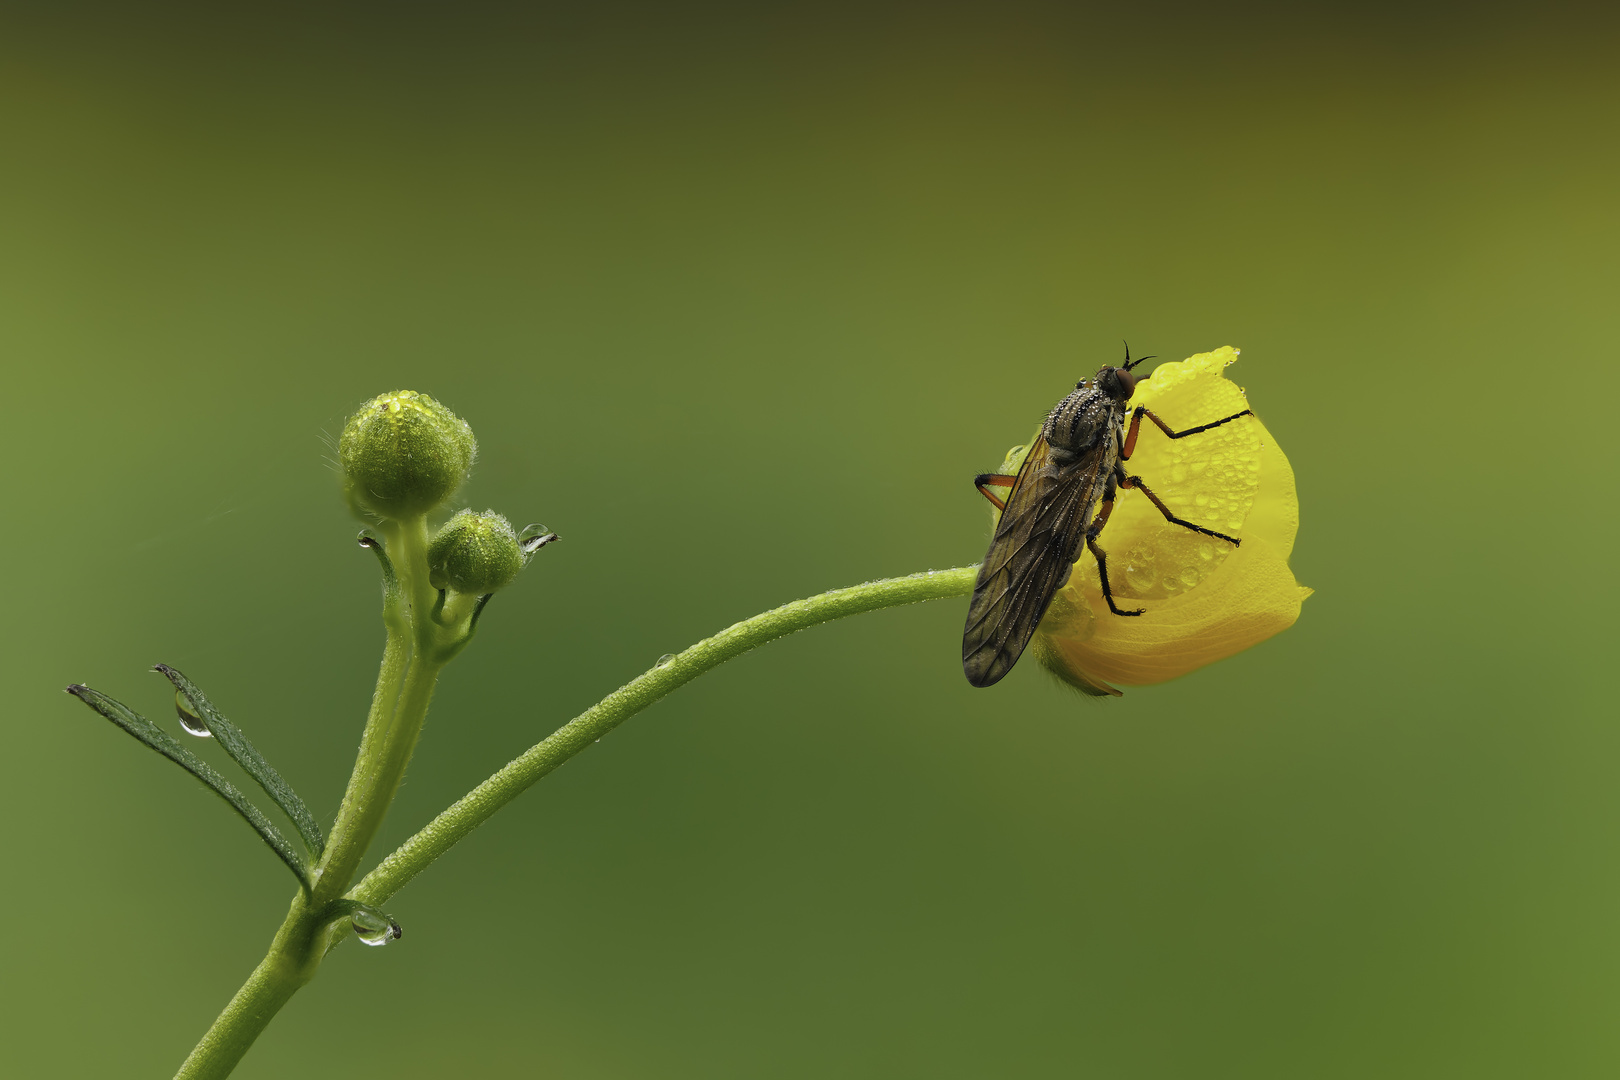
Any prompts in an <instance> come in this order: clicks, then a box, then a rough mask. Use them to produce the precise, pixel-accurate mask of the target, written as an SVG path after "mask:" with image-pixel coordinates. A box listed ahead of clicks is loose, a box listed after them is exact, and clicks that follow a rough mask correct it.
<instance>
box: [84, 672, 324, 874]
mask: <svg viewBox="0 0 1620 1080" xmlns="http://www.w3.org/2000/svg"><path fill="white" fill-rule="evenodd" d="M67 692H68V693H70V694H72V695H73V696H74V697H76V698H78V699H79V700H80V701H82V702H84V703H85V704H86V705H88V706H90V707H91V708H92V709H94V710H95V711H96V712H98V713H100V714H101V715H102V716H105V717H106V718H107V719H108V720H111V721H112V722H113V723H115V724H117V725H118V726H119V727H121V728H123V729H124V730H125V731H127V732H129V733H130V734H131V735H133V736H135V738H137V739H139V740H140V741H141V742H143V743H145V744H146V745H147V746H149V747H151V748H152V749H153V750H156V751H157V752H158V753H160V754H162V755H163V756H164V757H166V758H168V759H169V760H170V761H172V762H174V763H175V764H176V765H178V766H180V767H181V768H182V769H184V770H186V771H187V772H188V773H190V774H191V775H192V776H195V777H196V778H197V779H198V780H201V781H202V782H203V783H204V784H206V785H207V786H208V787H209V788H211V789H212V790H213V792H214V794H216V795H218V796H219V797H220V798H222V799H224V800H225V801H226V802H227V803H230V805H231V807H232V809H234V810H235V811H236V812H237V813H238V814H241V815H242V817H243V818H245V819H246V820H247V823H248V824H249V825H251V826H253V830H254V831H255V832H257V833H258V834H259V838H260V839H262V840H263V841H264V842H265V843H266V844H269V845H270V850H271V851H274V852H275V853H276V854H277V855H279V856H280V857H281V861H282V862H284V863H286V864H287V868H288V869H289V870H291V871H292V872H293V876H294V877H296V878H297V879H298V882H299V884H300V885H302V886H303V887H304V890H305V891H306V892H308V891H311V890H312V889H313V888H314V885H313V883H312V882H311V881H310V877H309V868H308V867H307V866H306V865H305V863H304V857H303V856H302V855H301V854H299V852H298V849H297V848H295V847H293V845H292V843H291V841H289V840H288V839H287V838H286V837H285V836H283V835H281V832H280V830H278V829H277V828H276V827H275V826H274V825H272V824H271V823H270V819H269V818H267V817H265V816H264V813H263V811H261V810H260V809H259V808H258V807H257V806H254V805H253V804H252V803H251V802H249V801H248V800H247V797H246V796H244V795H243V794H242V793H241V792H240V791H238V790H237V789H236V788H235V786H233V785H232V784H231V782H230V781H229V780H227V779H225V778H224V777H223V776H221V775H220V774H219V773H218V772H216V771H214V769H213V768H212V767H211V766H210V765H209V764H208V763H207V762H205V761H203V760H202V759H201V758H199V757H198V756H197V755H196V754H193V753H192V752H191V751H190V750H187V749H186V748H185V747H183V746H181V745H180V744H179V743H177V742H175V741H174V739H173V737H171V736H170V735H169V734H168V733H167V732H166V731H164V730H163V729H162V728H160V727H158V726H157V725H156V724H154V723H152V721H150V720H148V719H147V718H146V717H144V716H142V715H141V714H140V713H138V712H136V711H135V710H133V709H131V708H130V707H129V706H128V705H125V704H124V703H123V702H121V701H118V700H117V699H115V698H110V697H108V696H107V695H106V694H103V693H102V692H101V691H99V690H92V689H90V687H88V686H84V685H81V684H79V683H74V684H73V685H72V686H69V687H68V688H67Z"/></svg>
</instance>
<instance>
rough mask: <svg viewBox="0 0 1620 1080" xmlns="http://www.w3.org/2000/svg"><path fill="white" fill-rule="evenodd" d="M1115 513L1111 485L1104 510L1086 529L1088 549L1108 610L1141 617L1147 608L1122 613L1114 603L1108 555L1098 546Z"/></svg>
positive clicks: (1110, 485)
mask: <svg viewBox="0 0 1620 1080" xmlns="http://www.w3.org/2000/svg"><path fill="white" fill-rule="evenodd" d="M1113 512H1114V485H1113V484H1112V483H1110V484H1109V485H1108V490H1107V492H1105V493H1104V495H1103V504H1102V509H1101V510H1099V511H1098V512H1097V520H1095V521H1093V522H1092V523H1091V525H1090V526H1089V527H1087V529H1086V547H1088V548H1090V549H1091V554H1092V555H1094V556H1096V559H1097V577H1098V579H1099V580H1101V581H1102V592H1103V599H1104V600H1106V601H1108V610H1109V611H1112V612H1113V613H1114V614H1115V615H1140V614H1142V612H1144V611H1146V610H1147V608H1137V609H1136V610H1135V611H1121V610H1120V607H1119V605H1118V604H1116V603H1114V590H1113V589H1112V588H1111V587H1110V586H1109V584H1108V553H1107V552H1105V551H1103V549H1102V548H1100V547H1098V546H1097V535H1098V534H1099V533H1101V532H1102V530H1103V526H1104V525H1106V524H1108V517H1109V515H1110V514H1112V513H1113Z"/></svg>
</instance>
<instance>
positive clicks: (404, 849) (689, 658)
mask: <svg viewBox="0 0 1620 1080" xmlns="http://www.w3.org/2000/svg"><path fill="white" fill-rule="evenodd" d="M978 572H979V568H978V567H977V566H959V567H956V568H955V569H952V570H928V571H925V572H923V573H921V574H912V575H910V576H909V577H902V578H886V579H884V580H882V581H869V582H867V583H866V584H864V585H854V586H851V587H850V588H847V589H835V590H833V591H832V592H825V593H822V594H821V595H819V596H812V597H810V598H809V599H807V600H797V601H794V602H793V603H791V604H784V605H782V606H781V607H779V608H775V609H773V610H771V611H767V612H765V613H763V614H761V615H755V616H754V617H753V618H751V619H744V620H743V621H742V622H740V623H734V624H732V625H731V626H729V627H727V628H726V629H724V630H722V631H720V632H719V633H718V634H716V635H714V636H713V637H711V638H705V639H704V640H702V641H700V642H698V643H697V644H696V645H693V646H692V647H691V648H689V649H687V650H686V651H685V652H683V653H680V654H678V655H677V656H676V657H675V658H674V659H673V660H670V661H668V662H666V663H664V664H662V665H659V666H656V667H653V668H652V669H650V670H648V671H646V672H644V673H643V674H642V675H640V676H638V677H637V678H635V679H632V680H631V681H630V682H628V683H626V684H625V685H623V686H621V687H619V689H617V690H615V691H614V692H613V693H611V694H609V695H608V696H607V697H605V698H603V699H602V700H601V701H599V702H597V703H596V704H595V705H593V706H591V707H590V708H589V709H587V710H585V711H584V712H582V713H580V714H579V715H578V716H576V717H575V718H574V719H572V720H570V721H569V722H568V723H566V724H564V725H563V726H562V727H560V728H558V729H557V730H556V731H555V732H553V733H552V734H551V735H550V736H549V737H548V738H546V739H545V740H544V741H542V742H539V743H536V744H535V745H534V746H531V747H530V748H529V749H528V750H526V751H524V752H523V753H522V754H520V755H518V756H517V757H516V758H514V759H512V761H511V762H510V763H508V764H507V766H506V767H505V768H504V769H502V770H501V771H500V772H498V773H496V774H495V775H494V776H491V777H490V778H489V779H488V780H485V781H484V782H483V783H482V784H479V785H478V786H477V787H476V788H474V789H473V790H472V791H470V792H468V793H467V794H466V795H464V796H462V797H461V798H460V799H459V800H457V802H456V803H455V805H453V806H451V807H450V808H449V809H448V810H445V811H444V812H443V813H441V814H440V815H439V816H438V817H436V818H434V819H433V820H432V821H431V822H429V823H428V825H427V827H426V828H424V829H423V830H422V831H421V832H419V833H417V834H416V835H415V836H413V837H411V838H410V839H409V840H407V841H405V843H403V844H401V845H400V846H399V848H398V849H396V850H395V851H394V853H393V854H391V855H389V856H388V857H387V858H386V859H384V860H383V861H382V863H381V865H379V866H378V867H377V868H376V869H375V870H373V871H372V872H371V873H369V874H367V875H366V876H365V878H364V879H363V880H362V881H361V882H360V884H359V885H357V886H355V887H354V888H353V889H351V890H350V891H349V896H351V897H352V898H354V899H356V900H359V901H361V902H362V903H366V904H381V903H383V902H385V901H386V900H387V899H388V898H389V897H391V896H393V895H394V894H395V893H396V892H398V891H399V890H400V889H401V888H403V887H404V885H405V883H406V882H408V881H410V880H411V879H412V878H413V877H415V876H416V875H417V874H420V873H421V872H422V871H423V870H425V869H427V867H428V865H429V864H430V863H432V862H433V860H435V859H437V858H438V857H439V856H440V855H443V854H444V853H445V852H446V851H449V850H450V848H452V847H453V846H455V844H456V843H457V841H459V840H461V838H462V837H464V836H466V835H467V834H468V833H470V832H472V831H473V830H474V829H476V828H477V827H478V826H479V825H482V824H483V823H484V822H485V821H487V820H489V818H490V817H491V816H492V815H493V814H494V813H495V811H497V810H499V809H500V808H501V807H503V806H505V805H506V804H507V803H509V802H511V801H512V800H513V799H515V798H517V797H518V796H519V795H521V794H523V792H524V791H526V790H528V788H529V786H530V785H532V784H533V783H534V782H535V781H537V780H539V779H540V778H541V777H543V776H545V775H546V774H547V773H549V772H551V771H552V770H553V769H555V768H556V767H557V766H559V765H561V764H562V763H563V762H565V761H567V760H568V759H569V758H571V757H573V756H574V755H575V754H577V753H579V752H580V751H581V750H584V749H585V748H586V747H587V746H590V745H591V744H592V743H594V742H595V741H596V740H597V739H599V738H601V737H602V736H603V735H605V734H606V733H607V732H609V731H612V730H613V729H614V728H616V727H618V726H619V725H620V724H622V723H624V721H626V720H628V719H630V717H632V716H634V715H635V714H636V713H638V712H640V711H641V710H642V709H645V708H646V707H647V706H649V705H651V704H652V703H653V702H655V701H657V700H658V699H659V698H662V697H663V696H664V695H665V694H668V693H669V692H670V691H672V690H675V689H677V688H679V687H681V686H684V685H685V684H686V683H689V682H691V681H692V680H693V679H695V678H697V677H698V676H699V675H701V674H703V673H704V672H705V671H708V670H709V669H711V668H715V667H718V666H719V665H721V664H723V663H725V662H726V661H727V660H730V659H731V658H732V657H734V656H740V655H741V654H743V653H745V652H747V651H748V650H750V649H757V648H758V647H759V646H761V645H764V644H765V643H766V642H770V641H775V640H776V639H777V638H779V637H786V636H787V635H788V634H792V633H794V632H796V631H799V630H803V629H805V628H806V627H810V626H815V625H816V624H817V623H824V622H830V621H832V620H833V619H842V618H844V617H845V616H846V615H858V614H860V613H861V612H863V611H875V610H877V609H879V608H886V607H896V606H899V605H901V604H915V603H917V602H919V601H922V600H942V599H944V598H946V597H950V596H966V595H967V594H968V593H970V592H972V591H973V579H974V577H975V576H976V575H977V574H978Z"/></svg>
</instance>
